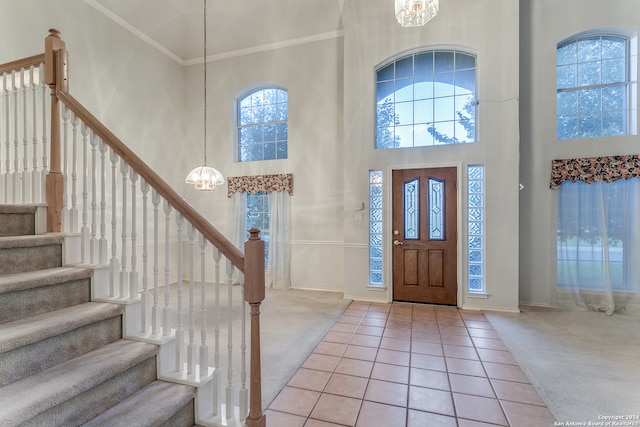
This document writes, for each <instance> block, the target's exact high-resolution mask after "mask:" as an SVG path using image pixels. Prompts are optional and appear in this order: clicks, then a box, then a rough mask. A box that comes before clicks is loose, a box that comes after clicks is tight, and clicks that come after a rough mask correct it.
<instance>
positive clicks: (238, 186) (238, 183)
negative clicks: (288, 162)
mask: <svg viewBox="0 0 640 427" xmlns="http://www.w3.org/2000/svg"><path fill="white" fill-rule="evenodd" d="M285 190H286V191H287V192H289V194H290V195H293V174H290V173H282V174H277V175H255V176H233V177H229V178H227V197H231V195H232V194H233V193H249V194H256V193H259V192H262V193H265V194H266V193H270V192H272V191H285Z"/></svg>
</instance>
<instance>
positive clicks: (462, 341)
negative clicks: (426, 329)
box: [441, 334, 473, 347]
mask: <svg viewBox="0 0 640 427" xmlns="http://www.w3.org/2000/svg"><path fill="white" fill-rule="evenodd" d="M441 337H442V338H441V339H442V343H443V344H451V345H465V346H467V347H473V342H472V341H471V338H469V337H465V336H462V335H444V334H443V335H441Z"/></svg>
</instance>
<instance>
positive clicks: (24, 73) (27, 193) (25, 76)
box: [20, 69, 31, 203]
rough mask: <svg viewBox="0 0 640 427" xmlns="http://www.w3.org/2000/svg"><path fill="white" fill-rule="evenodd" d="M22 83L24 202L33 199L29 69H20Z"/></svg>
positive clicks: (22, 193) (21, 192)
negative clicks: (30, 151) (30, 152)
mask: <svg viewBox="0 0 640 427" xmlns="http://www.w3.org/2000/svg"><path fill="white" fill-rule="evenodd" d="M20 80H21V81H20V84H21V85H22V117H21V119H22V182H21V184H22V189H21V190H20V200H21V201H22V203H25V202H27V201H30V200H31V174H30V171H29V138H28V134H29V130H28V128H29V122H28V114H27V110H28V105H29V101H28V98H29V93H28V85H29V69H22V70H20Z"/></svg>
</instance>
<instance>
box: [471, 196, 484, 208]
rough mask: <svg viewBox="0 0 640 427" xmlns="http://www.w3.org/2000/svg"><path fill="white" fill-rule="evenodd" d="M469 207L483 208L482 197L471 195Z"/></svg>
mask: <svg viewBox="0 0 640 427" xmlns="http://www.w3.org/2000/svg"><path fill="white" fill-rule="evenodd" d="M469 206H470V207H473V208H479V207H482V196H479V195H477V194H473V195H469Z"/></svg>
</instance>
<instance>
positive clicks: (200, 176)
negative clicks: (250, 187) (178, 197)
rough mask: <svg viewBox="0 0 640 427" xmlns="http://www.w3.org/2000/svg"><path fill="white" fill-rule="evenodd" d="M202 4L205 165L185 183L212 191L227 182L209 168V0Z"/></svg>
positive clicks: (201, 189) (195, 170) (194, 172)
mask: <svg viewBox="0 0 640 427" xmlns="http://www.w3.org/2000/svg"><path fill="white" fill-rule="evenodd" d="M202 3H203V5H204V13H203V16H204V49H203V58H202V62H203V64H204V67H203V68H204V144H203V145H204V163H203V164H202V166H198V167H197V168H195V169H193V170H192V171H191V172H189V175H187V179H186V180H185V182H186V183H187V184H193V186H194V188H195V189H196V190H200V191H211V190H213V189H214V188H216V187H217V186H219V185H222V184H224V183H225V181H224V176H222V174H221V173H220V172H219V171H218V170H216V169H214V168H212V167H211V166H207V0H203V1H202Z"/></svg>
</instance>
